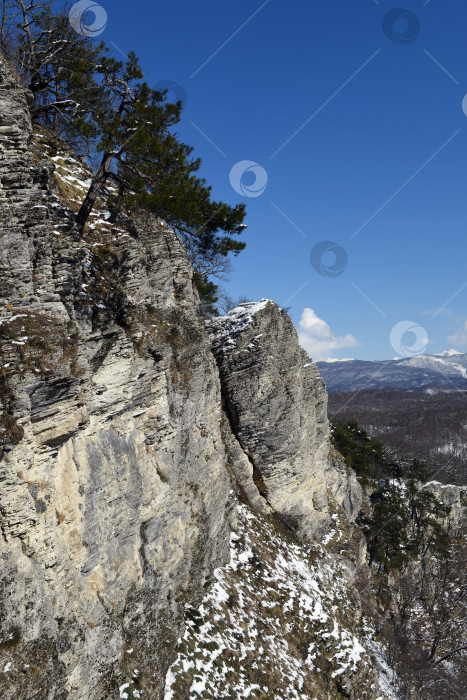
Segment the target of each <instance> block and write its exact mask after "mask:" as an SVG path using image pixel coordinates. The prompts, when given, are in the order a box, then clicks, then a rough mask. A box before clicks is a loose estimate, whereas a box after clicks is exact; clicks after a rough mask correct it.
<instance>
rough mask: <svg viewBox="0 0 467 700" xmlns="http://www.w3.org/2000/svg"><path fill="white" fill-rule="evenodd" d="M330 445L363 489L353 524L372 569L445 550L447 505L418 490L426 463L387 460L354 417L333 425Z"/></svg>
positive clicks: (399, 564) (381, 569)
mask: <svg viewBox="0 0 467 700" xmlns="http://www.w3.org/2000/svg"><path fill="white" fill-rule="evenodd" d="M332 435H333V441H334V445H335V447H336V449H337V450H338V451H339V452H340V453H341V454H342V455H343V457H344V459H345V462H346V464H347V466H348V467H350V468H351V469H353V470H354V471H355V472H356V474H357V476H358V478H359V480H360V482H361V484H362V486H364V487H365V488H366V490H367V492H368V493H369V508H368V509H367V512H362V513H361V514H360V517H359V524H360V525H361V527H362V529H363V532H364V534H365V537H366V540H367V547H368V553H369V562H370V566H371V565H372V564H374V565H375V566H376V567H377V571H378V573H388V572H389V571H390V570H391V569H397V570H399V571H402V570H403V568H404V566H405V565H406V564H407V563H408V562H409V561H410V560H413V559H416V558H418V557H420V556H425V555H426V554H427V553H430V554H431V555H432V556H435V557H437V558H438V557H440V558H443V557H446V556H448V554H449V537H448V534H447V530H446V528H445V527H444V525H443V523H444V521H445V520H446V518H447V516H448V514H449V508H447V507H446V506H444V505H443V504H442V503H440V502H439V501H438V500H437V499H436V497H435V496H434V494H433V493H431V491H429V490H428V489H424V488H423V484H425V483H426V482H427V481H428V479H429V471H428V469H427V467H426V465H425V464H424V463H422V462H420V461H419V460H417V459H412V460H409V461H404V460H398V459H390V458H388V457H387V456H386V454H385V452H384V448H383V445H382V444H381V443H380V442H378V441H377V440H374V439H373V438H370V437H369V436H368V434H367V432H366V431H365V430H363V429H362V428H360V427H359V425H358V424H357V423H356V422H355V421H349V422H347V423H337V422H336V423H334V424H333V428H332Z"/></svg>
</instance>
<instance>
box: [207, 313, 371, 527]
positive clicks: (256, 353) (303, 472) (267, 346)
mask: <svg viewBox="0 0 467 700" xmlns="http://www.w3.org/2000/svg"><path fill="white" fill-rule="evenodd" d="M208 325H209V329H210V332H211V336H212V342H213V350H214V354H215V356H216V359H217V363H218V366H219V372H220V377H221V384H222V395H223V399H224V406H225V411H226V413H227V415H228V417H229V421H230V425H231V427H232V431H233V433H234V434H235V435H236V437H237V439H238V442H239V444H240V445H241V447H242V450H243V452H244V454H245V455H246V456H247V458H248V460H249V462H250V470H249V471H250V473H249V475H248V474H247V470H246V468H242V470H241V473H238V474H237V478H238V480H239V482H240V483H241V484H243V487H244V490H245V492H246V493H247V494H250V493H255V496H256V497H255V500H254V502H253V503H252V504H253V505H255V504H256V503H257V501H258V500H259V499H258V496H261V497H262V499H263V503H264V506H263V507H269V508H271V509H272V510H274V511H275V512H276V513H278V514H280V516H281V517H282V518H283V519H284V520H285V521H286V523H288V524H289V525H290V526H291V527H292V528H293V529H294V530H298V531H299V532H300V533H301V534H302V535H305V536H308V537H313V536H314V537H316V536H318V534H319V532H320V531H321V532H322V531H323V530H324V529H325V528H326V527H327V526H328V525H329V520H330V516H331V509H330V501H331V500H334V501H335V502H337V503H338V504H339V505H340V506H342V507H343V508H344V509H345V511H346V513H347V515H348V517H349V518H352V517H353V515H354V514H355V512H356V511H358V508H359V506H360V503H361V491H360V486H359V485H358V483H357V480H356V478H355V476H350V475H348V474H347V472H346V470H345V468H344V467H343V466H342V465H341V464H340V463H339V462H338V461H337V460H336V461H335V462H334V463H333V462H332V460H331V459H330V436H329V423H328V420H327V413H326V408H327V394H326V388H325V385H324V382H323V381H322V379H321V378H320V376H319V373H318V370H317V368H316V365H315V364H314V362H312V361H311V360H310V358H309V357H308V355H307V354H306V352H305V351H304V350H303V349H302V348H301V347H300V346H299V344H298V338H297V334H296V332H295V328H294V325H293V323H292V321H291V320H290V318H289V317H288V315H287V314H286V312H285V311H283V310H282V309H280V308H279V307H278V306H277V305H276V304H275V303H274V302H271V301H268V300H265V299H263V300H262V301H261V302H258V303H247V304H241V305H240V306H239V307H237V308H235V309H233V310H232V311H231V312H230V313H229V314H228V315H227V316H224V317H222V318H219V319H214V320H212V321H210V322H209V324H208ZM237 463H239V460H238V461H237Z"/></svg>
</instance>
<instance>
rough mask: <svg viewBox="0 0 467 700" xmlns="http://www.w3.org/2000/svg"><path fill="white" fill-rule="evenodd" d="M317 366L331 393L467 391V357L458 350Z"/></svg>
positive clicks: (319, 364)
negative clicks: (363, 391) (395, 390)
mask: <svg viewBox="0 0 467 700" xmlns="http://www.w3.org/2000/svg"><path fill="white" fill-rule="evenodd" d="M317 364H318V368H319V371H320V374H321V376H322V378H323V379H324V381H325V382H326V386H327V390H328V392H329V393H336V392H345V391H362V390H365V389H386V388H388V389H389V388H391V389H406V390H407V389H408V390H410V391H421V392H425V393H440V392H445V391H449V390H454V389H467V354H462V353H458V352H456V351H455V350H446V351H445V352H443V353H440V354H439V355H416V356H415V357H408V358H404V359H398V358H396V359H394V360H382V361H378V362H367V361H364V360H345V361H344V360H343V361H334V362H318V363H317Z"/></svg>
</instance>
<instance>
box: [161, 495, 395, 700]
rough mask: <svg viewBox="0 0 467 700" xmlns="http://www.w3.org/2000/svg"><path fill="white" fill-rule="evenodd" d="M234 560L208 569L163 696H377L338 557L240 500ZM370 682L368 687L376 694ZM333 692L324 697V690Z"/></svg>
mask: <svg viewBox="0 0 467 700" xmlns="http://www.w3.org/2000/svg"><path fill="white" fill-rule="evenodd" d="M238 518H239V529H238V533H237V534H235V533H234V534H232V537H231V559H230V563H229V564H228V565H227V566H225V567H222V568H219V569H216V571H215V572H214V583H213V585H212V587H211V589H210V591H209V592H208V593H207V595H206V596H205V598H204V600H203V602H202V604H201V606H200V607H199V608H197V609H196V608H192V607H188V608H187V609H186V631H185V634H184V636H183V638H182V640H181V641H180V643H179V647H178V658H177V660H176V661H175V663H174V664H173V665H172V667H171V668H170V670H169V673H168V675H167V678H166V687H165V696H164V700H182V699H184V698H193V699H194V698H206V699H207V698H210V699H214V698H216V699H217V698H252V699H253V698H254V699H255V700H256V699H260V698H264V700H266V699H272V698H274V699H277V700H283V699H284V700H285V699H286V698H287V699H289V698H290V699H291V700H305V699H311V698H316V700H318V698H325V697H341V696H340V695H334V694H332V692H334V693H336V692H338V691H340V690H342V689H345V692H346V693H348V695H346V697H349V698H354V699H355V700H356V699H357V698H358V700H370V699H371V700H376V698H383V697H384V698H386V697H390V696H386V695H382V694H381V689H379V688H378V680H377V676H376V674H375V672H374V670H373V668H372V666H373V664H372V661H371V660H370V657H369V654H368V651H367V649H366V648H365V646H364V642H362V637H363V634H361V635H360V637H359V636H357V635H359V625H358V623H357V621H356V620H355V617H354V616H355V607H354V601H352V599H351V595H350V593H349V589H348V588H347V586H346V584H345V583H344V581H345V577H344V576H343V575H342V573H341V572H340V571H339V567H338V564H337V563H336V560H335V559H333V558H331V557H330V556H329V555H327V554H326V553H325V550H324V549H323V548H322V547H320V546H319V545H316V546H315V547H311V546H310V545H306V546H305V545H301V544H298V543H297V542H296V541H295V540H293V539H292V538H291V536H290V535H288V534H283V533H280V532H279V531H277V529H276V528H275V527H274V526H272V525H271V523H269V522H268V521H267V520H265V519H263V518H262V517H260V516H256V515H254V514H253V513H252V511H250V510H249V509H248V508H247V507H246V506H243V505H242V506H240V507H239V509H238ZM372 688H373V690H372ZM330 689H332V691H331V695H329V696H328V692H329V690H330Z"/></svg>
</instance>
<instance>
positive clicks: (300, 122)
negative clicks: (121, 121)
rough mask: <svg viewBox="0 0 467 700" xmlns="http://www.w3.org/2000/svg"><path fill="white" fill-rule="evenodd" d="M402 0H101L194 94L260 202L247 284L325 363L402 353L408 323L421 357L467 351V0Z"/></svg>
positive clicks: (216, 171)
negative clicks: (244, 165) (394, 342)
mask: <svg viewBox="0 0 467 700" xmlns="http://www.w3.org/2000/svg"><path fill="white" fill-rule="evenodd" d="M401 2H403V5H402V7H403V9H404V10H405V12H403V11H402V12H399V13H397V12H396V13H393V14H392V15H389V16H388V13H389V12H390V11H392V10H394V8H395V7H397V3H394V2H391V1H387V0H379V2H376V0H352V1H351V2H349V0H290V1H289V2H287V3H284V2H280V1H279V0H269V2H263V3H262V2H261V0H237V1H236V2H235V3H233V2H219V0H217V1H214V0H204V1H202V2H197V3H194V2H191V1H190V2H189V1H188V0H171V2H170V3H157V2H155V3H148V2H143V1H142V0H133V2H132V3H129V2H127V1H125V2H123V0H112V1H111V2H110V0H102V3H101V4H102V5H103V6H104V8H105V10H106V12H107V16H108V22H107V26H106V28H105V31H104V32H103V33H102V35H101V38H102V39H104V40H105V41H106V43H107V44H108V45H110V46H112V47H113V50H114V51H115V53H116V54H117V55H118V52H119V51H121V52H125V53H126V52H127V51H129V50H130V49H134V50H135V51H136V52H137V53H138V55H139V56H140V58H141V62H142V66H143V68H144V69H145V70H146V71H147V73H148V76H147V80H148V82H149V83H150V84H154V85H155V84H157V83H159V81H162V80H170V81H174V82H175V83H177V84H179V85H180V86H182V88H183V90H184V91H185V93H186V96H187V100H186V108H185V110H184V114H183V120H182V124H181V128H180V133H181V136H182V138H183V140H184V141H185V142H186V143H189V144H191V145H193V146H194V147H195V153H196V155H198V156H200V157H201V158H202V160H203V166H202V171H201V172H202V175H204V176H205V177H206V178H207V180H208V181H209V182H210V184H212V186H213V194H214V196H215V197H216V198H222V199H225V200H227V201H229V202H230V203H234V202H236V201H245V202H246V204H247V212H248V216H247V224H248V229H247V231H246V234H245V240H246V242H247V244H248V245H247V249H246V250H245V252H244V253H242V254H241V255H240V256H239V257H238V258H237V259H236V260H235V261H234V266H233V272H232V274H231V276H230V277H231V281H230V282H229V283H228V285H227V286H228V290H229V292H230V293H231V295H232V296H234V297H235V296H239V295H246V296H248V297H249V298H252V299H258V298H261V297H268V298H271V299H274V300H276V301H277V302H278V303H279V304H281V305H286V306H291V307H292V308H291V311H290V313H291V316H292V318H293V320H294V321H295V323H296V324H297V327H298V328H299V330H300V331H301V334H302V340H303V343H304V345H305V347H306V348H307V349H308V350H309V351H310V353H311V355H312V356H313V357H314V358H315V359H323V358H327V357H356V358H361V359H383V358H388V357H393V356H394V355H395V354H396V353H395V350H394V347H393V346H391V342H390V334H391V330H392V329H393V328H394V326H396V324H399V323H401V322H404V321H410V322H412V323H413V325H414V327H415V328H416V327H418V326H421V327H422V328H423V329H425V330H426V339H425V341H424V334H423V333H422V332H421V331H420V330H417V329H416V330H415V334H412V335H411V334H410V331H408V336H407V338H405V339H404V343H403V345H404V347H407V348H408V351H407V354H410V349H411V348H415V346H416V345H417V343H418V344H419V345H420V350H423V349H424V347H425V345H427V348H426V351H427V352H434V353H436V352H440V351H442V350H444V349H446V348H450V347H455V348H457V349H458V350H461V351H464V352H467V331H466V326H465V325H464V324H465V322H466V319H467V305H466V301H467V266H466V258H467V255H466V253H467V250H466V248H467V244H466V231H467V198H466V192H467V116H466V115H465V114H464V111H463V108H462V102H463V98H464V96H465V95H466V93H467V61H466V48H465V47H466V36H467V6H466V3H465V2H464V0H450V1H449V3H446V1H444V2H442V1H441V0H428V2H427V1H426V0H418V1H411V0H401ZM446 6H447V7H446ZM252 15H253V16H252ZM396 15H398V16H399V19H397V18H395V16H396ZM385 16H388V20H387V21H386V24H387V25H388V26H387V28H386V29H387V34H388V35H389V36H388V35H387V34H385V32H384V31H383V26H382V25H383V19H384V17H385ZM414 16H415V17H414ZM417 20H418V21H417ZM388 27H389V29H388ZM405 35H407V36H405ZM404 36H405V38H404ZM466 111H467V108H466ZM301 127H303V128H301ZM298 130H299V132H298V133H296V135H295V136H293V135H294V134H295V132H297V131H298ZM291 137H292V138H291ZM286 142H287V143H286ZM284 144H285V145H284ZM239 161H251V162H254V163H257V164H258V166H259V169H258V168H257V170H256V172H257V174H258V175H259V176H261V175H263V176H264V177H265V175H264V171H265V173H266V175H267V185H266V187H265V189H264V191H262V193H261V194H259V196H255V197H251V196H247V195H248V187H251V186H253V183H254V174H253V173H254V171H253V173H252V172H249V173H246V174H245V175H244V176H243V178H242V179H241V180H238V178H237V180H238V181H237V182H236V186H237V189H239V188H240V191H241V188H242V186H243V191H245V192H246V193H247V194H246V195H240V194H237V192H235V191H234V189H233V187H232V185H231V183H230V180H229V174H230V172H231V169H232V168H233V166H234V165H235V164H236V163H238V162H239ZM258 184H259V185H261V177H260V179H259V180H258V179H257V180H256V185H257V186H258ZM255 194H257V193H255ZM322 241H330V242H331V244H330V245H328V246H327V252H324V253H323V252H322V251H323V246H321V251H320V250H319V249H318V252H316V250H317V249H315V246H316V245H317V244H320V243H321V242H322ZM313 249H315V253H314V254H313V255H314V257H313V261H314V263H315V267H313V266H312V265H311V263H310V253H311V251H312V250H313ZM342 249H343V250H344V252H342ZM324 250H326V246H324ZM336 254H337V258H336ZM317 255H318V256H319V259H318V260H317V259H316V256H317ZM334 263H335V264H334ZM334 268H336V271H335V273H333V272H332V271H333V269H334ZM320 271H321V274H320ZM464 285H465V286H464ZM401 327H402V326H401ZM426 341H427V342H426Z"/></svg>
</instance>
